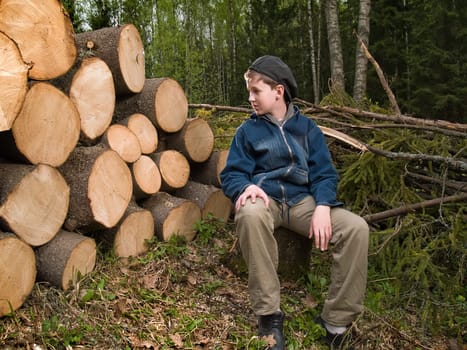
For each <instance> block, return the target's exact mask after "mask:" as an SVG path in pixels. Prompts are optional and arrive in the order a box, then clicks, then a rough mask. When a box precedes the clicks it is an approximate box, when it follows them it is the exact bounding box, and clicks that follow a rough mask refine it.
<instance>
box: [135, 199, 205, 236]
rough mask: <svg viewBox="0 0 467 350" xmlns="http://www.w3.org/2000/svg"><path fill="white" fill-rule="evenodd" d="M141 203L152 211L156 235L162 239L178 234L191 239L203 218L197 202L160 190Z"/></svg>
mask: <svg viewBox="0 0 467 350" xmlns="http://www.w3.org/2000/svg"><path fill="white" fill-rule="evenodd" d="M141 205H142V206H143V207H144V208H145V209H148V210H149V211H150V212H151V214H152V216H153V219H154V228H155V232H156V235H157V236H158V237H159V238H160V239H161V240H163V241H167V240H169V239H170V238H171V237H172V236H174V235H176V236H182V237H185V239H186V240H187V241H191V240H193V239H194V237H195V236H196V232H197V231H196V228H195V224H196V222H198V221H199V220H200V219H201V210H200V209H199V206H198V205H197V204H196V203H195V202H193V201H191V200H187V199H184V198H179V197H175V196H172V195H170V194H169V193H166V192H158V193H156V194H154V195H152V196H151V197H150V198H148V199H146V200H145V201H143V202H142V203H141Z"/></svg>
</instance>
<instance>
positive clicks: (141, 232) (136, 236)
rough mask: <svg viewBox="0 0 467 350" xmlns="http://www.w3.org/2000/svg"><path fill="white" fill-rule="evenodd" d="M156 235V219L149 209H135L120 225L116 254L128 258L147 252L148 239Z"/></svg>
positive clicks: (115, 243)
mask: <svg viewBox="0 0 467 350" xmlns="http://www.w3.org/2000/svg"><path fill="white" fill-rule="evenodd" d="M153 237H154V219H153V217H152V215H151V212H150V211H149V210H140V211H135V212H133V213H131V214H130V215H128V216H127V217H126V218H125V220H124V221H123V222H122V224H121V225H120V227H119V229H118V231H117V233H116V235H115V238H114V243H113V250H114V253H115V255H116V256H118V257H121V258H127V257H130V256H138V255H140V254H143V253H145V252H147V250H148V244H147V241H148V240H151V239H152V238H153Z"/></svg>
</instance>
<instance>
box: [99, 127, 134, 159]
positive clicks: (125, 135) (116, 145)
mask: <svg viewBox="0 0 467 350" xmlns="http://www.w3.org/2000/svg"><path fill="white" fill-rule="evenodd" d="M103 142H105V143H107V145H108V146H109V147H110V148H111V149H112V150H114V151H115V152H117V153H118V155H119V156H120V157H121V158H122V159H123V160H124V161H125V162H127V163H133V162H136V161H137V160H138V159H139V158H140V157H141V145H140V143H139V140H138V138H137V137H136V135H135V134H134V133H133V132H132V131H131V130H130V129H129V128H127V127H126V126H124V125H120V124H113V125H111V126H110V127H109V128H108V129H107V130H106V132H105V134H104V138H103Z"/></svg>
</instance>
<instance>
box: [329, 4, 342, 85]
mask: <svg viewBox="0 0 467 350" xmlns="http://www.w3.org/2000/svg"><path fill="white" fill-rule="evenodd" d="M325 13H326V24H327V32H328V43H329V56H330V61H331V62H330V64H331V89H333V90H342V91H343V90H345V82H344V60H343V58H342V43H341V37H340V30H339V9H338V0H326V1H325Z"/></svg>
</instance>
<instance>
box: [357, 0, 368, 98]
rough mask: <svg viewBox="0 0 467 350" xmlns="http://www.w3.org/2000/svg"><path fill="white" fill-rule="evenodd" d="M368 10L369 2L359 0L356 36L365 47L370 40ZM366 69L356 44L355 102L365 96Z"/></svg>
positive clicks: (365, 62)
mask: <svg viewBox="0 0 467 350" xmlns="http://www.w3.org/2000/svg"><path fill="white" fill-rule="evenodd" d="M370 8H371V0H360V13H359V15H358V33H357V34H358V36H359V37H360V39H361V40H362V42H363V43H364V44H365V46H366V47H368V42H369V39H370ZM367 67H368V58H367V57H366V55H365V53H364V52H363V50H362V49H361V48H360V44H359V43H358V42H357V48H356V54H355V80H354V86H353V98H354V99H355V100H356V101H362V100H363V99H364V98H365V95H366V78H367V71H368V69H367Z"/></svg>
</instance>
